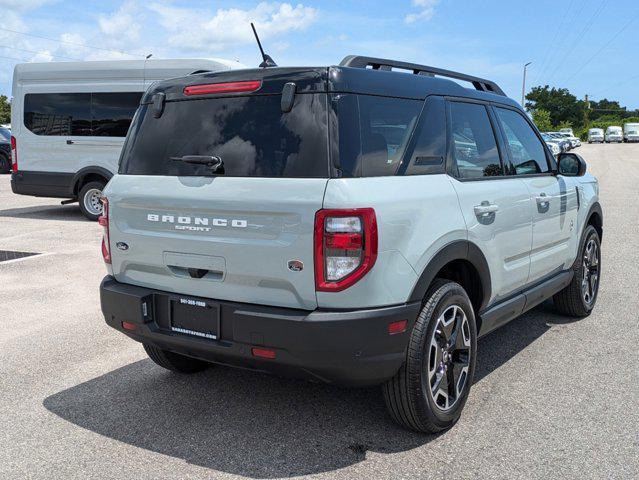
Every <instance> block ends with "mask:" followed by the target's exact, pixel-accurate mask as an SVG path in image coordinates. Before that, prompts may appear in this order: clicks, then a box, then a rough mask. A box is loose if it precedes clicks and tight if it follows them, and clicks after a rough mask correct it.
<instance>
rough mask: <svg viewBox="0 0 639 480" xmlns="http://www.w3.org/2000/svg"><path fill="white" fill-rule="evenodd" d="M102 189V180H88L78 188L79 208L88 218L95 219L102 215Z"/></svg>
mask: <svg viewBox="0 0 639 480" xmlns="http://www.w3.org/2000/svg"><path fill="white" fill-rule="evenodd" d="M103 189H104V183H102V182H89V183H87V184H86V185H84V186H83V187H82V188H81V189H80V194H79V195H78V202H79V203H80V210H82V213H83V214H84V216H85V217H87V218H88V219H89V220H93V221H96V220H97V219H98V217H99V216H100V215H102V202H101V201H100V198H101V197H102V190H103Z"/></svg>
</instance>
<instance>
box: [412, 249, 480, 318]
mask: <svg viewBox="0 0 639 480" xmlns="http://www.w3.org/2000/svg"><path fill="white" fill-rule="evenodd" d="M455 260H466V261H468V262H469V263H470V264H471V265H472V266H473V267H474V268H475V270H476V271H477V273H478V274H479V278H480V279H481V284H482V291H483V295H482V297H483V299H482V302H481V307H480V310H481V309H483V308H485V307H486V305H487V303H488V300H489V299H490V296H491V292H492V283H491V278H490V268H489V267H488V261H487V260H486V257H485V256H484V254H483V253H482V251H481V250H480V248H479V247H478V246H477V245H475V244H474V243H472V242H470V241H468V240H457V241H454V242H451V243H449V244H447V245H445V246H444V247H442V248H441V249H440V250H439V251H437V253H436V254H435V255H433V258H432V259H431V260H430V262H428V264H427V265H426V267H425V268H424V270H423V271H422V273H421V275H420V276H419V279H418V280H417V282H416V283H415V286H414V287H413V291H412V292H411V295H410V299H409V301H411V302H417V301H421V300H423V298H424V296H425V295H426V293H427V291H428V287H429V286H430V284H431V283H432V281H433V280H434V279H435V277H436V275H437V273H438V272H439V271H440V270H441V269H442V268H443V267H444V266H445V265H447V264H448V263H450V262H453V261H455Z"/></svg>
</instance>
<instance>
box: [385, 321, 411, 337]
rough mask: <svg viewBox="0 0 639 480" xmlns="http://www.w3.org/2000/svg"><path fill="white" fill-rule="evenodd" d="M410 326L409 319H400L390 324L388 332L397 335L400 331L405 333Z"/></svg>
mask: <svg viewBox="0 0 639 480" xmlns="http://www.w3.org/2000/svg"><path fill="white" fill-rule="evenodd" d="M407 327H408V320H398V321H397V322H393V323H389V324H388V334H389V335H395V334H398V333H404V332H405V331H406V328H407Z"/></svg>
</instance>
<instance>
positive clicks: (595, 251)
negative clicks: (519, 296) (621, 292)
mask: <svg viewBox="0 0 639 480" xmlns="http://www.w3.org/2000/svg"><path fill="white" fill-rule="evenodd" d="M572 271H573V273H574V275H573V277H572V281H571V282H570V285H568V286H567V287H566V288H564V289H563V290H562V291H560V292H559V293H556V294H555V295H554V296H553V302H554V303H555V309H556V310H557V311H558V312H559V313H561V314H562V315H568V316H570V317H587V316H588V315H590V312H592V309H593V308H594V307H595V303H596V302H597V294H598V293H599V283H600V280H601V240H600V239H599V234H598V233H597V230H595V227H593V226H592V225H588V227H587V228H586V230H585V232H584V235H583V241H582V244H581V248H580V249H579V255H578V256H577V259H576V260H575V263H574V264H573V266H572Z"/></svg>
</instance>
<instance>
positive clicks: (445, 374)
mask: <svg viewBox="0 0 639 480" xmlns="http://www.w3.org/2000/svg"><path fill="white" fill-rule="evenodd" d="M436 322H437V323H436V324H435V328H434V329H433V334H432V336H431V340H430V345H429V349H428V365H427V374H428V384H427V387H428V388H427V390H428V394H429V396H430V397H431V399H432V400H433V403H434V404H435V405H436V406H437V408H439V409H440V410H442V411H447V410H450V409H451V408H453V407H454V406H455V404H456V403H457V401H458V400H459V399H460V398H461V397H462V393H463V391H464V388H465V387H466V382H467V380H468V369H469V365H470V358H471V350H470V349H471V341H470V327H469V325H468V318H467V316H466V313H465V312H464V310H463V309H462V308H461V307H460V306H459V305H451V306H449V307H448V308H446V310H444V312H443V313H442V314H441V315H440V316H439V317H438V318H437V321H436Z"/></svg>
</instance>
